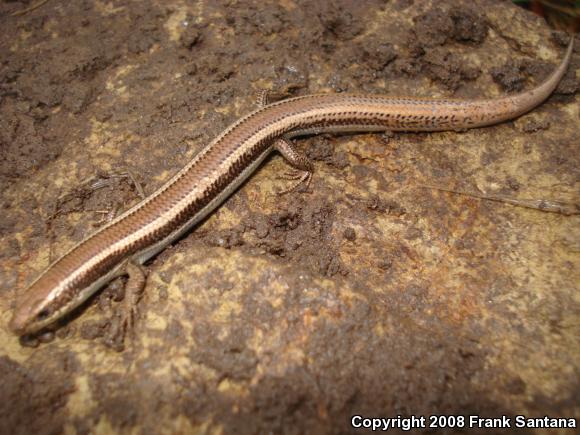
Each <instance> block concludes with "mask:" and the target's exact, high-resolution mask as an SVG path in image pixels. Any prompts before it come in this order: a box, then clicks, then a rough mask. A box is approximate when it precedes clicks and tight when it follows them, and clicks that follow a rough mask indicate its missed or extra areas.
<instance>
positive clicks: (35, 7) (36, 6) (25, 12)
mask: <svg viewBox="0 0 580 435" xmlns="http://www.w3.org/2000/svg"><path fill="white" fill-rule="evenodd" d="M45 3H48V0H40V1H39V2H38V3H35V4H33V5H32V6H30V7H27V8H25V9H21V10H19V11H16V12H12V13H11V14H10V15H11V16H13V17H16V16H18V15H24V14H27V13H28V12H31V11H33V10H35V9H38V8H39V7H41V6H42V5H43V4H45Z"/></svg>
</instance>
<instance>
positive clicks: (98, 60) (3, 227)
mask: <svg viewBox="0 0 580 435" xmlns="http://www.w3.org/2000/svg"><path fill="white" fill-rule="evenodd" d="M33 3H34V2H25V1H5V2H1V3H0V27H1V28H2V29H3V31H2V32H0V186H1V193H0V216H1V219H0V242H1V243H2V247H3V249H1V250H0V312H2V322H1V323H0V343H1V346H0V348H1V349H2V350H1V351H0V379H2V386H1V388H0V433H17V434H18V433H59V432H63V431H68V432H77V433H86V432H98V431H100V432H106V433H110V432H112V433H125V432H127V431H130V430H133V431H135V433H153V432H155V433H157V432H160V431H164V432H167V433H174V432H177V433H179V432H189V431H197V432H201V433H207V432H220V431H221V432H224V433H232V432H236V433H262V432H273V433H349V432H351V430H352V429H351V427H350V417H351V416H352V415H354V414H361V415H365V416H383V417H395V416H397V415H432V414H445V415H469V414H478V415H482V416H491V417H497V416H500V415H516V414H523V415H528V416H530V417H543V416H544V415H549V416H552V417H559V416H566V417H576V418H580V406H579V402H578V391H579V378H578V371H579V365H578V361H580V348H579V346H578V339H577V337H578V335H579V334H580V331H579V327H578V322H577V317H578V303H577V297H576V294H577V291H578V282H580V276H579V275H578V270H579V268H578V264H579V252H580V242H579V240H580V234H579V233H578V228H580V225H579V224H580V222H579V216H578V215H577V214H571V215H564V214H562V213H546V212H543V211H541V210H539V209H530V208H529V207H519V206H517V205H513V204H508V203H506V202H502V201H489V200H485V199H483V196H485V195H487V196H490V197H491V196H494V195H495V197H496V198H500V197H509V198H515V199H518V198H521V199H534V200H545V201H559V202H561V203H565V204H568V205H569V206H570V209H573V208H574V206H575V205H576V206H577V204H578V203H579V202H580V198H579V197H578V191H577V183H578V179H577V168H578V167H579V164H580V162H579V161H578V159H579V156H580V153H579V152H578V140H577V138H578V136H579V134H580V130H579V124H578V113H579V110H580V103H579V98H578V95H577V93H578V90H579V89H580V80H578V79H577V76H578V75H577V73H576V71H577V69H578V62H579V60H578V55H577V52H576V53H575V54H574V56H573V60H572V65H571V68H570V71H569V72H568V74H567V75H566V77H565V78H564V80H563V81H562V83H561V84H560V86H559V87H558V90H557V92H556V93H555V94H554V95H553V96H551V97H550V98H549V99H548V101H547V102H546V103H544V104H543V105H541V106H540V107H538V108H537V109H536V110H534V111H532V112H531V113H529V114H527V115H524V116H523V117H521V118H520V119H518V120H515V121H513V122H507V123H504V124H501V125H498V126H494V127H489V128H485V129H479V130H472V131H468V132H464V133H457V132H444V133H433V134H427V133H425V134H413V133H409V134H405V133H396V134H395V133H385V134H368V135H343V136H333V135H324V136H315V137H310V138H304V139H301V140H299V141H298V144H299V146H300V147H301V148H302V149H303V150H304V152H305V153H306V154H307V155H308V156H309V157H310V158H311V159H312V160H313V161H314V163H315V175H314V179H313V181H312V184H311V185H310V187H309V189H308V190H307V191H296V192H292V193H289V194H286V195H279V192H281V191H283V190H285V189H286V188H287V187H288V181H286V180H283V179H279V178H277V175H278V174H281V173H283V172H285V171H286V169H287V167H286V164H285V163H284V161H283V160H282V159H281V158H280V157H279V156H273V157H271V158H269V159H268V160H267V161H266V162H265V163H264V165H263V166H262V167H261V168H260V169H259V170H258V172H257V173H256V174H255V175H254V176H253V177H252V178H251V179H250V180H249V181H248V182H247V183H245V184H244V186H242V187H241V188H240V189H239V190H238V192H236V193H235V194H234V195H233V196H232V197H231V198H230V199H229V200H228V201H227V202H226V203H225V204H224V205H223V206H222V207H221V208H220V209H219V210H218V211H217V212H216V213H214V214H213V215H212V216H211V217H209V218H208V219H207V220H206V221H205V222H204V223H202V225H200V226H199V227H198V228H196V229H195V230H194V231H193V232H191V233H190V234H188V235H187V236H186V237H184V238H183V239H182V240H180V241H179V242H178V243H176V244H175V245H174V246H172V247H170V248H168V249H166V250H165V251H164V252H162V253H161V254H160V255H159V256H158V257H157V258H155V259H154V260H152V261H151V262H150V263H149V264H148V265H147V268H148V271H149V278H148V283H147V287H146V290H145V293H144V296H143V299H142V300H141V302H140V305H139V311H140V315H139V318H138V319H137V322H136V326H135V330H134V332H133V334H132V335H131V336H130V337H129V339H128V340H127V342H126V343H125V346H120V344H119V343H117V342H111V341H110V340H108V337H109V334H110V331H111V330H112V328H114V325H115V322H116V321H117V320H118V313H119V312H120V309H121V308H122V304H123V297H124V293H123V280H122V279H119V280H117V281H116V282H114V283H112V284H111V285H110V286H108V287H107V288H106V289H104V290H103V291H102V292H101V293H100V294H99V295H97V296H96V297H95V298H93V299H92V300H91V301H89V303H87V304H86V305H85V306H83V307H82V308H81V309H80V310H78V311H77V312H75V313H73V315H71V316H70V317H68V318H67V319H65V320H64V321H63V322H62V324H61V325H60V327H59V329H58V330H57V331H56V337H54V339H52V340H50V341H49V340H48V338H49V337H44V339H43V340H40V341H36V342H35V343H32V345H34V347H28V346H23V345H22V343H20V342H19V340H18V338H17V337H14V336H13V335H12V334H11V333H10V332H9V331H8V329H7V324H8V321H9V318H10V315H11V310H12V308H13V306H14V301H15V300H16V298H17V297H18V296H19V295H20V294H22V292H23V291H24V290H25V288H26V286H27V284H29V283H30V282H31V281H32V280H33V279H34V278H35V277H36V276H37V275H38V273H40V272H41V271H42V270H43V269H44V268H45V267H46V266H47V265H48V264H50V262H51V261H52V260H54V259H56V258H58V257H59V256H60V255H62V254H64V253H65V252H66V251H67V250H68V249H69V248H70V247H72V246H74V244H75V243H77V242H79V241H80V240H82V239H83V238H84V237H86V236H87V235H88V234H90V233H91V232H92V231H94V230H95V229H96V228H98V227H100V226H101V225H103V224H104V223H106V222H107V221H108V220H109V219H111V218H112V217H114V216H115V215H116V214H118V213H119V212H121V211H122V210H124V209H126V208H128V207H130V206H131V205H133V204H135V203H136V202H137V201H139V199H140V194H139V189H138V187H137V186H140V187H142V189H143V190H144V192H145V194H150V193H152V192H153V191H155V189H156V188H158V187H159V186H161V185H162V184H163V182H164V181H166V180H167V179H169V178H170V177H171V175H172V174H173V173H175V172H176V171H177V170H179V169H180V168H181V167H182V166H183V164H184V163H185V162H186V161H187V160H188V159H189V158H191V157H192V156H193V155H194V154H195V153H196V152H197V151H198V150H199V149H200V148H201V147H203V146H204V145H205V144H207V143H208V141H210V140H211V139H212V138H213V137H215V136H216V135H217V134H219V133H220V132H221V131H222V130H223V129H224V128H226V127H227V126H228V125H229V124H230V123H231V122H233V121H235V120H236V119H237V118H239V117H240V116H242V115H244V114H246V113H247V112H249V111H251V110H253V109H254V108H255V107H256V98H257V95H258V93H259V91H260V90H263V89H270V90H272V91H273V92H272V95H273V96H275V98H282V97H286V96H290V95H302V94H307V93H317V92H368V93H387V94H392V95H412V96H434V97H443V96H446V97H456V98H483V97H486V98H493V97H495V96H498V95H502V94H505V93H509V92H516V91H518V90H522V89H528V88H530V87H531V86H533V85H534V84H537V83H539V82H540V81H541V80H542V79H543V78H545V77H546V76H547V75H548V74H549V73H550V71H551V70H552V68H553V67H554V66H555V65H556V64H557V63H558V62H559V60H560V59H561V57H562V55H563V51H564V46H565V44H566V42H567V41H566V37H565V36H562V35H559V34H555V33H552V32H551V31H550V30H549V29H548V28H547V26H546V25H545V23H543V21H541V20H540V19H538V18H537V17H535V16H533V15H531V14H529V13H527V12H525V11H523V10H521V9H519V8H516V7H515V6H513V5H511V4H510V3H508V2H496V1H491V0H478V1H477V2H472V1H437V2H430V1H421V2H413V1H408V0H401V1H391V2H384V1H379V0H365V1H334V2H317V1H306V0H303V1H282V2H238V1H228V0H223V1H216V2H189V1H173V0H172V1H165V2H154V1H142V2H138V5H137V4H136V3H133V2H125V1H108V2H101V1H93V0H91V1H89V0H84V1H83V0H80V1H75V2H60V1H56V0H50V1H48V2H46V3H44V4H42V5H41V6H39V7H38V8H36V9H34V10H32V11H30V12H28V13H25V14H22V15H13V13H14V12H17V11H19V10H22V9H24V8H26V7H28V6H31V5H32V4H33ZM578 44H579V41H577V42H576V45H578ZM576 51H577V49H576ZM276 94H279V95H276ZM128 174H131V176H129V175H128ZM441 189H447V191H445V190H441ZM449 190H453V191H457V192H476V193H477V194H478V195H479V196H469V195H465V194H457V193H453V192H451V191H449ZM441 432H442V433H447V432H448V431H447V430H442V431H441ZM482 432H483V431H482ZM520 432H521V433H522V434H523V433H528V432H529V433H531V432H532V431H531V430H530V431H527V430H521V431H520Z"/></svg>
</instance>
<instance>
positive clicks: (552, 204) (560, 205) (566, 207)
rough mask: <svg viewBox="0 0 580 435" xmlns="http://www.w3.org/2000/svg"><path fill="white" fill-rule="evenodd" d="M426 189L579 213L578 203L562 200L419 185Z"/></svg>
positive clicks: (526, 206)
mask: <svg viewBox="0 0 580 435" xmlns="http://www.w3.org/2000/svg"><path fill="white" fill-rule="evenodd" d="M419 186H420V187H423V188H427V189H435V190H440V191H443V192H449V193H455V194H458V195H464V196H469V197H472V198H478V199H485V200H489V201H496V202H503V203H507V204H511V205H515V206H517V207H525V208H531V209H534V210H539V211H545V212H549V213H559V214H563V215H565V216H572V215H577V214H580V205H579V204H570V203H567V202H562V201H553V200H550V199H515V198H510V197H508V196H503V195H493V196H488V195H481V194H478V193H471V192H462V191H460V190H453V189H445V188H442V187H437V186H428V185H419Z"/></svg>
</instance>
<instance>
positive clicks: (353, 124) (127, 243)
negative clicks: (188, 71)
mask: <svg viewBox="0 0 580 435" xmlns="http://www.w3.org/2000/svg"><path fill="white" fill-rule="evenodd" d="M572 48H573V38H571V41H570V44H569V46H568V49H567V51H566V55H565V56H564V59H563V61H562V62H561V64H560V65H559V66H558V67H557V68H556V69H555V71H554V72H553V73H552V74H551V75H550V76H549V77H548V78H547V79H546V80H545V81H544V82H543V83H542V84H540V85H539V86H537V87H536V88H534V89H531V90H529V91H526V92H523V93H520V94H516V95H512V96H505V97H502V98H497V99H483V100H473V101H470V100H453V99H438V100H434V99H423V98H394V97H387V96H379V95H343V94H329V95H306V96H301V97H295V98H290V99H286V100H282V101H278V102H274V103H272V104H263V105H262V107H260V108H258V109H257V110H255V111H254V112H252V113H250V114H249V115H246V116H245V117H243V118H241V119H239V120H238V121H237V122H235V123H234V124H233V125H231V126H230V127H228V128H227V129H226V130H225V131H224V132H223V133H221V134H220V135H219V136H218V137H217V138H216V139H215V140H214V141H213V142H211V143H210V144H209V145H207V146H206V147H205V148H203V149H202V150H201V151H200V152H199V153H198V154H197V155H196V156H195V157H194V158H193V159H192V160H191V161H190V162H189V163H188V164H187V165H186V166H185V167H184V168H183V169H181V170H180V171H179V172H178V173H177V174H176V175H175V176H173V177H172V178H171V179H170V180H169V181H168V182H167V183H165V184H164V185H163V186H162V187H161V188H159V189H158V190H157V191H156V192H155V193H153V194H152V195H151V196H149V197H148V198H146V199H145V200H143V201H142V202H140V203H139V204H137V205H136V206H134V207H133V208H131V209H129V210H128V211H126V212H125V213H123V214H122V215H120V216H119V217H118V218H116V219H115V220H113V221H112V222H111V223H110V224H108V225H106V226H105V227H103V228H101V229H100V230H98V231H97V232H95V233H94V234H92V235H91V236H89V237H88V238H86V239H85V240H83V241H82V242H81V243H79V244H78V245H76V246H75V247H73V248H72V249H71V250H70V251H68V252H67V253H66V254H65V255H63V256H62V257H61V258H60V259H59V260H57V261H55V262H54V263H52V264H51V265H50V266H49V267H48V268H47V269H46V270H45V271H44V272H43V273H42V274H41V275H40V276H39V277H38V278H37V279H36V280H35V281H34V282H33V283H32V284H31V285H30V287H29V288H28V290H27V291H26V292H25V293H24V295H23V297H22V299H21V300H20V301H19V302H18V303H17V306H16V309H15V311H14V315H13V318H12V320H11V322H10V328H11V329H12V330H13V331H14V332H15V333H16V334H19V335H24V334H31V333H34V332H37V331H39V330H42V329H43V328H45V327H46V326H48V325H50V324H53V323H55V321H56V320H58V319H59V318H61V317H62V316H64V315H65V314H67V313H69V312H71V311H72V310H73V309H74V308H76V307H78V306H79V305H80V304H82V303H83V302H84V301H86V300H87V298H89V297H90V296H91V295H92V294H94V293H95V292H96V291H97V290H99V289H100V288H102V287H103V286H104V285H105V284H107V283H108V282H109V281H111V280H112V279H113V278H115V277H117V276H120V275H125V274H129V276H130V281H129V282H131V276H135V277H136V278H135V282H141V283H142V282H144V280H143V279H142V278H139V275H140V272H139V265H141V264H143V263H144V262H146V261H147V260H148V259H150V258H151V257H153V256H155V255H156V254H158V253H159V252H160V251H161V250H163V249H164V248H165V247H166V246H167V245H169V244H170V243H172V242H174V241H175V240H176V239H178V238H179V237H181V236H182V235H183V234H184V233H186V232H187V231H188V230H190V229H191V228H192V227H193V226H195V225H196V224H197V223H198V222H200V221H201V220H202V219H203V218H204V217H205V216H207V215H208V214H209V213H211V212H212V211H213V210H214V209H215V208H216V207H218V206H219V205H220V204H221V203H222V202H223V201H224V200H225V199H226V198H227V197H228V196H229V195H230V194H231V193H232V192H234V191H235V190H236V188H237V187H238V186H239V185H240V184H241V183H242V182H243V181H244V180H245V179H246V178H248V177H249V176H250V175H251V174H252V173H253V172H254V171H255V170H256V168H257V167H258V166H259V165H260V163H261V162H262V161H263V160H264V159H265V158H266V156H267V155H268V154H269V153H270V152H272V151H273V150H278V151H280V152H281V153H282V155H283V156H284V157H285V158H286V159H287V160H288V161H289V162H290V164H291V165H292V166H294V167H295V168H297V169H298V170H300V171H302V174H303V176H302V177H301V180H308V179H309V176H310V174H311V170H312V167H311V164H310V162H309V161H308V160H307V158H306V157H305V156H303V155H302V154H300V153H299V152H298V151H296V150H295V149H294V147H293V145H292V143H291V142H289V139H290V138H292V137H296V136H302V135H307V134H318V133H323V132H331V133H336V132H369V131H387V130H393V131H444V130H463V129H469V128H475V127H483V126H488V125H492V124H497V123H500V122H502V121H506V120H509V119H513V118H516V117H518V116H519V115H522V114H523V113H526V112H528V111H530V110H531V109H533V108H534V107H536V106H537V105H539V104H540V103H541V102H542V101H544V100H545V99H546V98H547V97H548V96H549V95H550V94H551V93H552V91H553V90H554V89H555V88H556V86H557V85H558V83H559V81H560V80H561V78H562V76H563V75H564V73H565V71H566V69H567V67H568V64H569V62H570V57H571V53H572ZM124 321H125V322H126V323H128V322H130V319H125V320H124Z"/></svg>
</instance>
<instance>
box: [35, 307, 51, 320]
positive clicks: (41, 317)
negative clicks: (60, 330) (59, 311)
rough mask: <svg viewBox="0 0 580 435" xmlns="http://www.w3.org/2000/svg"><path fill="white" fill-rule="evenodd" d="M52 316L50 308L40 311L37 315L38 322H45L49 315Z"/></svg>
mask: <svg viewBox="0 0 580 435" xmlns="http://www.w3.org/2000/svg"><path fill="white" fill-rule="evenodd" d="M49 314H50V311H49V310H48V308H45V309H44V310H42V311H40V312H39V313H38V314H37V315H36V319H37V320H44V319H46V318H47V317H48V315H49Z"/></svg>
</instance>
